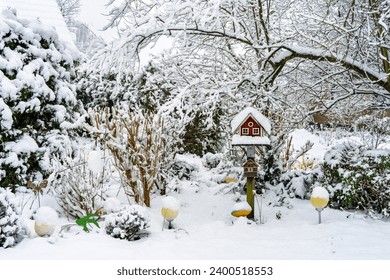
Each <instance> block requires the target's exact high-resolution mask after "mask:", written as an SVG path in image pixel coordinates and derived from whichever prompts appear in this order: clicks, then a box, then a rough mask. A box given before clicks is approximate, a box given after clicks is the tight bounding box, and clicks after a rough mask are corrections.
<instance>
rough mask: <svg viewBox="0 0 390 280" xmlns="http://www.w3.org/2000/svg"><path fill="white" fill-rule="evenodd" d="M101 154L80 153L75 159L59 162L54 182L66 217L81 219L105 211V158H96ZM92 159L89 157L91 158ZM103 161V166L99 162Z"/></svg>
mask: <svg viewBox="0 0 390 280" xmlns="http://www.w3.org/2000/svg"><path fill="white" fill-rule="evenodd" d="M100 154H102V153H101V152H96V151H91V152H89V154H86V153H84V152H80V153H79V154H78V155H76V156H74V157H67V158H64V159H63V160H62V162H60V161H57V162H56V163H57V164H56V167H55V174H57V176H56V178H55V179H54V180H53V182H52V187H53V192H54V195H55V198H56V199H57V202H58V204H59V205H60V206H61V207H62V208H63V209H64V211H65V213H66V215H67V216H70V217H73V218H81V217H84V216H86V215H88V214H94V213H96V212H98V211H99V210H101V209H102V207H103V198H104V196H105V188H104V185H103V180H104V176H105V174H104V168H103V166H102V165H105V164H106V162H104V159H102V158H100V157H97V155H100ZM92 156H93V158H92V159H91V158H88V157H92ZM99 162H103V163H99Z"/></svg>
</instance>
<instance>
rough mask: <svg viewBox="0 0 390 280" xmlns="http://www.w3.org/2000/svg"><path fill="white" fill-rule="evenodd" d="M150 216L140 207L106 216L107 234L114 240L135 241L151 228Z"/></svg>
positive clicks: (132, 207) (129, 208) (128, 208)
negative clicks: (145, 230)
mask: <svg viewBox="0 0 390 280" xmlns="http://www.w3.org/2000/svg"><path fill="white" fill-rule="evenodd" d="M149 221H150V219H149V216H148V214H147V212H146V209H145V208H144V207H142V206H140V205H132V206H129V207H127V208H125V209H123V210H121V211H120V212H118V213H114V214H110V215H108V216H106V220H105V230H106V233H107V234H109V235H111V236H112V237H114V238H119V239H126V240H129V241H130V240H134V239H136V238H137V236H139V235H140V234H141V231H142V230H144V229H146V228H148V227H149Z"/></svg>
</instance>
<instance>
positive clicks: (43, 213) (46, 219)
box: [34, 206, 58, 225]
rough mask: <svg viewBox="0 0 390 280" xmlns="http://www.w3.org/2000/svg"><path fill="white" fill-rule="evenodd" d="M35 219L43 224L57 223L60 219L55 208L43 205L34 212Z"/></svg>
mask: <svg viewBox="0 0 390 280" xmlns="http://www.w3.org/2000/svg"><path fill="white" fill-rule="evenodd" d="M34 220H35V222H36V223H37V224H41V225H43V224H49V225H55V224H56V223H57V221H58V214H57V212H56V211H55V210H54V209H53V208H51V207H47V206H43V207H41V208H39V209H38V210H37V211H36V213H35V214H34Z"/></svg>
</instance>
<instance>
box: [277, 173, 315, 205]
mask: <svg viewBox="0 0 390 280" xmlns="http://www.w3.org/2000/svg"><path fill="white" fill-rule="evenodd" d="M321 175H322V173H321V172H320V171H319V170H312V171H298V170H294V171H289V172H286V173H284V174H282V176H281V177H280V181H281V182H282V183H283V185H284V190H285V191H286V193H287V195H288V196H289V197H298V198H301V199H305V198H307V193H308V192H310V189H311V187H312V186H313V184H314V183H315V182H316V181H317V180H318V179H319V178H320V177H321Z"/></svg>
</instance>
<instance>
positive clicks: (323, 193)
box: [311, 187, 329, 200]
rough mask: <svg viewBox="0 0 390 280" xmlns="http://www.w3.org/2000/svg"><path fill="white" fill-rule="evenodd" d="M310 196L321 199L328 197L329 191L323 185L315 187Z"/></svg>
mask: <svg viewBox="0 0 390 280" xmlns="http://www.w3.org/2000/svg"><path fill="white" fill-rule="evenodd" d="M311 196H312V197H318V198H323V199H327V200H328V199H329V193H328V191H327V190H326V189H325V188H324V187H315V188H314V189H313V192H312V193H311Z"/></svg>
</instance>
